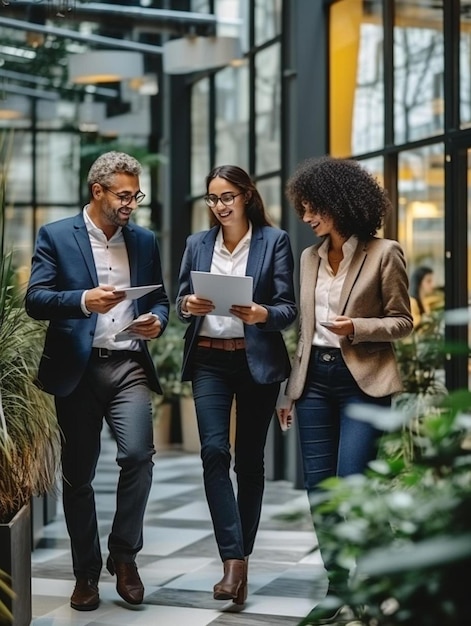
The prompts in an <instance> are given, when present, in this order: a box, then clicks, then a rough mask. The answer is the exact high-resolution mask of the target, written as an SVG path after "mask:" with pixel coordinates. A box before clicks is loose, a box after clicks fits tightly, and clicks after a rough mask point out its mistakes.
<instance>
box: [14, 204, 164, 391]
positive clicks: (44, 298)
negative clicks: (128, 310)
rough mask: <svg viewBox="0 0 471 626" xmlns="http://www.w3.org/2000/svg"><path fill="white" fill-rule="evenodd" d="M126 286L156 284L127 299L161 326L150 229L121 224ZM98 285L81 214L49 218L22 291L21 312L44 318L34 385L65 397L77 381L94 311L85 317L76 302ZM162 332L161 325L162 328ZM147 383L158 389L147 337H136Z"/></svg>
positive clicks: (85, 359) (87, 353) (86, 354)
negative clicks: (23, 306)
mask: <svg viewBox="0 0 471 626" xmlns="http://www.w3.org/2000/svg"><path fill="white" fill-rule="evenodd" d="M123 236H124V241H125V243H126V248H127V251H128V258H129V267H130V276H131V286H132V287H136V286H140V285H153V284H162V288H161V289H157V290H156V291H153V292H152V293H149V294H147V295H146V296H144V297H142V298H139V299H137V300H133V304H134V313H135V315H136V316H138V315H140V314H141V313H145V312H149V311H151V312H152V313H155V314H156V315H158V316H159V318H160V321H161V322H162V329H165V327H166V325H167V322H168V315H169V300H168V297H167V294H166V292H165V288H164V286H163V278H162V268H161V265H160V252H159V247H158V244H157V241H156V238H155V236H154V234H153V233H152V232H151V231H150V230H147V229H146V228H142V227H141V226H137V225H136V224H134V223H130V224H129V225H128V226H125V227H124V228H123ZM94 287H98V277H97V273H96V268H95V262H94V259H93V253H92V248H91V244H90V238H89V236H88V232H87V228H86V225H85V221H84V219H83V215H82V213H80V214H79V215H77V216H75V217H69V218H66V219H62V220H59V221H57V222H52V223H51V224H46V225H45V226H42V227H41V228H40V230H39V233H38V237H37V241H36V247H35V251H34V254H33V261H32V268H31V277H30V280H29V285H28V289H27V292H26V312H27V313H28V315H30V316H31V317H32V318H34V319H37V320H49V326H48V329H47V333H46V340H45V343H44V350H43V354H42V357H41V361H40V364H39V371H38V385H39V386H40V387H41V388H42V389H44V391H46V392H48V393H51V394H54V395H57V396H67V395H69V394H70V393H71V392H72V391H73V390H74V389H75V387H76V386H77V385H78V383H79V381H80V379H81V377H82V375H83V373H84V371H85V368H86V366H87V363H88V360H89V359H90V356H91V352H92V344H93V337H94V334H95V327H96V322H97V313H92V314H91V315H90V316H88V317H87V316H86V315H85V314H84V313H83V311H82V308H81V306H80V302H81V298H82V294H83V292H84V290H86V289H93V288H94ZM162 332H163V330H162ZM140 344H141V348H142V351H143V354H144V359H143V365H144V368H145V370H146V374H147V377H148V380H149V386H150V388H151V389H153V390H154V391H156V392H157V393H162V389H161V387H160V384H159V381H158V377H157V373H156V370H155V366H154V363H153V360H152V357H151V356H150V353H149V350H148V347H147V342H146V341H140Z"/></svg>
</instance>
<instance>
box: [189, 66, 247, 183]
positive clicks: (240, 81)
mask: <svg viewBox="0 0 471 626" xmlns="http://www.w3.org/2000/svg"><path fill="white" fill-rule="evenodd" d="M215 84H216V157H215V164H216V165H222V164H223V163H231V164H234V165H239V166H240V167H243V168H245V169H246V168H247V167H248V153H249V149H248V119H249V112H248V102H249V95H248V94H249V88H248V70H247V67H246V66H245V65H243V66H240V67H226V68H225V69H223V70H221V71H220V72H218V73H217V74H216V77H215ZM206 173H207V172H206ZM200 184H201V182H200Z"/></svg>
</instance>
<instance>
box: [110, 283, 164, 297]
mask: <svg viewBox="0 0 471 626" xmlns="http://www.w3.org/2000/svg"><path fill="white" fill-rule="evenodd" d="M160 287H162V285H143V286H142V287H123V288H120V287H116V289H115V291H124V293H125V294H126V298H125V300H136V299H137V298H141V297H142V296H145V295H146V294H147V293H150V292H151V291H155V290H156V289H159V288H160Z"/></svg>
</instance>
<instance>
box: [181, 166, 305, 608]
mask: <svg viewBox="0 0 471 626" xmlns="http://www.w3.org/2000/svg"><path fill="white" fill-rule="evenodd" d="M206 189H207V195H206V196H205V201H206V204H207V205H208V206H209V207H210V209H211V221H212V226H213V227H212V228H211V229H210V230H207V231H204V232H200V233H197V234H194V235H190V236H189V237H188V239H187V243H186V248H185V251H184V254H183V258H182V263H181V268H180V278H179V291H178V296H177V312H178V315H179V317H180V319H181V320H182V321H184V322H186V323H189V327H188V329H187V331H186V333H185V347H184V356H183V367H182V380H191V381H192V387H193V397H194V400H195V406H196V414H197V420H198V429H199V434H200V441H201V458H202V462H203V470H204V484H205V489H206V497H207V500H208V505H209V509H210V513H211V517H212V521H213V527H214V532H215V537H216V541H217V544H218V549H219V554H220V556H221V560H222V561H223V563H224V576H223V578H222V579H221V580H220V581H219V582H218V583H217V584H216V585H215V586H214V598H215V599H217V600H229V599H232V600H233V601H234V602H235V603H236V604H240V605H241V604H244V602H245V599H246V596H247V559H248V556H249V555H250V554H251V552H252V549H253V545H254V541H255V536H256V533H257V529H258V525H259V520H260V512H261V506H262V497H263V489H264V448H265V441H266V436H267V431H268V426H269V424H270V420H271V418H272V416H273V412H274V408H275V403H276V399H277V396H278V392H279V387H280V383H281V381H283V380H285V379H286V377H287V376H288V374H289V371H290V362H289V357H288V353H287V350H286V346H285V343H284V340H283V337H282V334H281V331H282V330H284V329H286V328H288V326H290V325H291V324H292V323H293V321H294V320H295V318H296V315H297V309H296V305H295V297H294V286H293V267H294V263H293V255H292V251H291V245H290V242H289V238H288V235H287V233H286V232H284V231H283V230H280V229H278V228H274V227H272V226H270V223H269V220H268V217H267V215H266V213H265V209H264V205H263V201H262V199H261V197H260V194H259V192H258V191H257V189H256V187H255V185H254V183H253V182H252V180H251V179H250V177H249V176H248V174H247V173H246V172H245V171H244V170H242V169H241V168H239V167H237V166H234V165H223V166H220V167H216V168H214V169H213V170H212V171H211V172H210V173H209V174H208V176H207V178H206ZM192 270H199V271H203V272H211V273H216V274H228V275H229V274H230V275H239V276H243V275H246V276H252V277H253V302H252V304H251V305H250V306H238V304H237V302H234V305H233V306H232V308H231V309H230V312H231V314H232V315H231V316H219V315H212V314H211V313H212V311H213V309H214V305H213V303H212V302H211V301H210V300H207V299H204V298H200V297H198V295H197V294H195V293H194V289H193V285H192V280H191V271H192ZM234 397H235V401H236V436H235V463H234V470H235V473H236V475H237V497H236V496H235V494H234V489H233V486H232V482H231V479H230V463H231V450H230V440H229V426H230V413H231V406H232V401H233V398H234Z"/></svg>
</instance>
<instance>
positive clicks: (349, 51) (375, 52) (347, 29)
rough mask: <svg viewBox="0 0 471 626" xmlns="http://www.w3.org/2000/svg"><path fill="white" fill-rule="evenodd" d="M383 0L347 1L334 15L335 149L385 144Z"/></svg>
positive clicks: (345, 151)
mask: <svg viewBox="0 0 471 626" xmlns="http://www.w3.org/2000/svg"><path fill="white" fill-rule="evenodd" d="M383 37H384V35H383V23H382V1H381V0H373V1H372V2H369V3H363V2H359V1H358V0H342V1H341V2H337V3H335V4H334V5H333V6H332V9H331V15H330V37H329V41H330V65H329V75H330V98H329V110H330V127H329V135H330V153H331V154H332V155H333V156H343V157H345V156H349V155H351V154H361V153H364V152H367V151H369V150H376V149H378V148H381V147H382V146H383V145H384V79H383Z"/></svg>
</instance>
